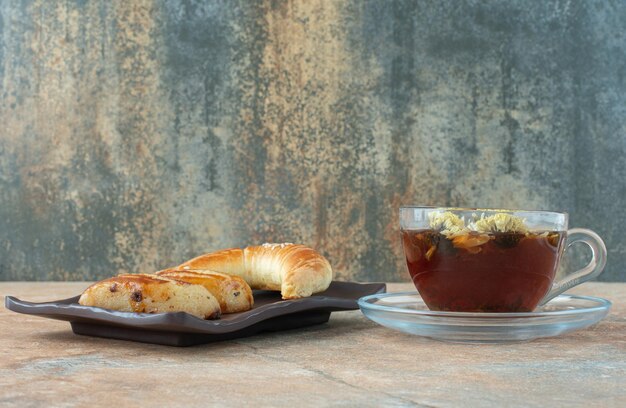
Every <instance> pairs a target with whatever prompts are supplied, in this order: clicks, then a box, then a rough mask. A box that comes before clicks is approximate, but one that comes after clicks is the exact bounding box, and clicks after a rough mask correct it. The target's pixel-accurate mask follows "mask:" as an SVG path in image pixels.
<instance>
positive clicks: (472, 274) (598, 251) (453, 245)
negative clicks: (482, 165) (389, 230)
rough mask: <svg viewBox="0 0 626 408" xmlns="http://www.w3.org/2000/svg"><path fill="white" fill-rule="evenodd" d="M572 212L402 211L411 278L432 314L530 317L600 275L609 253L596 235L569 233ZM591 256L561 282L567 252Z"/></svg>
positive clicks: (412, 209) (578, 229)
mask: <svg viewBox="0 0 626 408" xmlns="http://www.w3.org/2000/svg"><path fill="white" fill-rule="evenodd" d="M567 228H568V215H567V214H566V213H559V212H548V211H524V210H495V209H469V208H445V207H441V208H440V207H402V208H400V229H401V232H402V244H403V247H404V254H405V256H406V262H407V267H408V270H409V274H410V275H411V278H412V280H413V283H414V284H415V287H416V288H417V290H418V292H419V293H420V295H421V297H422V299H423V300H424V302H425V303H426V305H427V306H428V307H429V308H430V309H431V310H436V311H454V312H491V313H503V312H509V313H512V312H530V311H533V310H534V309H535V308H536V307H537V306H538V305H539V304H543V303H546V302H547V301H549V300H550V299H552V298H554V297H555V296H557V295H559V294H561V293H563V292H564V291H566V290H567V289H569V288H571V287H573V286H576V285H578V284H580V283H582V282H585V281H587V280H589V279H592V278H594V277H596V276H598V275H599V274H600V273H601V272H602V270H603V269H604V266H605V263H606V247H605V245H604V243H603V242H602V239H601V238H600V237H599V236H598V235H597V234H595V233H594V232H593V231H590V230H586V229H581V228H575V229H571V230H568V229H567ZM577 242H583V243H585V244H587V245H588V246H589V247H590V248H591V250H592V252H593V257H592V260H591V262H590V263H589V264H588V265H587V266H586V267H585V268H583V269H581V270H579V271H576V272H574V273H571V274H568V275H567V276H566V277H565V278H563V279H562V280H559V281H556V282H555V275H556V272H557V269H558V266H559V262H560V260H561V258H562V256H563V253H564V251H565V249H566V248H568V247H569V246H570V245H572V244H574V243H577Z"/></svg>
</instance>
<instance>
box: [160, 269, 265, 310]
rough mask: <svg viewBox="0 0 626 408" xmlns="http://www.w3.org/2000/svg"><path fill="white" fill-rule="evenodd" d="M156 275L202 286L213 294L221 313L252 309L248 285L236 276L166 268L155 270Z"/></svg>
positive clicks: (250, 291)
mask: <svg viewBox="0 0 626 408" xmlns="http://www.w3.org/2000/svg"><path fill="white" fill-rule="evenodd" d="M157 275H158V276H164V277H167V278H171V279H176V280H179V281H182V282H187V283H190V284H194V285H202V286H204V287H205V288H206V289H207V290H208V291H209V292H211V293H212V294H213V296H215V298H216V299H217V301H218V302H219V304H220V309H221V310H222V313H237V312H245V311H246V310H250V309H252V305H253V303H254V298H253V297H252V290H251V289H250V286H249V285H248V284H247V283H246V281H245V280H243V279H242V278H240V277H238V276H232V275H227V274H224V273H219V272H213V271H207V270H204V271H197V270H192V269H186V270H177V269H166V270H164V271H160V272H157Z"/></svg>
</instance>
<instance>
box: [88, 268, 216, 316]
mask: <svg viewBox="0 0 626 408" xmlns="http://www.w3.org/2000/svg"><path fill="white" fill-rule="evenodd" d="M78 303H79V304H81V305H84V306H96V307H102V308H105V309H111V310H118V311H122V312H137V313H165V312H187V313H189V314H192V315H194V316H197V317H200V318H202V319H216V318H219V316H220V314H221V312H220V306H219V303H218V301H217V299H216V298H215V297H214V296H213V295H212V294H211V293H210V292H209V291H208V290H207V289H206V288H204V287H203V286H200V285H192V284H190V283H187V282H181V281H177V280H174V279H170V278H167V277H161V276H156V275H144V274H136V275H131V274H129V275H120V276H115V277H113V278H109V279H105V280H103V281H100V282H96V283H94V284H93V285H91V286H90V287H88V288H87V289H86V290H85V292H83V294H82V295H81V297H80V299H79V301H78Z"/></svg>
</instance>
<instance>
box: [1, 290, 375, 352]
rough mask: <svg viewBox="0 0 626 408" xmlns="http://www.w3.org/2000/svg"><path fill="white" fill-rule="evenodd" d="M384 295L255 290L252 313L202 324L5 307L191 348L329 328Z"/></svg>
mask: <svg viewBox="0 0 626 408" xmlns="http://www.w3.org/2000/svg"><path fill="white" fill-rule="evenodd" d="M385 290H386V285H385V284H384V283H353V282H337V281H333V282H332V283H331V285H330V287H329V288H328V289H327V290H326V291H324V292H322V293H318V294H316V295H314V296H311V297H308V298H303V299H295V300H282V299H281V297H280V293H278V292H270V291H254V307H253V308H252V310H248V311H247V312H241V313H232V314H226V315H222V318H221V319H219V320H202V319H199V318H197V317H195V316H191V315H189V314H187V313H184V312H178V313H158V314H147V313H129V312H117V311H115V310H108V309H101V308H98V307H90V306H81V305H79V304H78V303H77V302H78V298H79V296H75V297H73V298H69V299H65V300H57V301H54V302H45V303H31V302H26V301H23V300H20V299H17V298H15V297H13V296H7V297H6V299H5V306H6V308H7V309H9V310H12V311H14V312H17V313H25V314H30V315H36V316H41V317H46V318H50V319H57V320H66V321H68V322H70V324H71V325H72V330H73V331H74V333H76V334H82V335H86V336H97V337H106V338H112V339H121V340H131V341H139V342H144V343H154V344H163V345H168V346H192V345H195V344H204V343H210V342H214V341H222V340H230V339H236V338H240V337H247V336H251V335H253V334H256V333H260V332H268V331H281V330H288V329H295V328H299V327H305V326H311V325H314V324H321V323H325V322H327V321H328V319H329V318H330V313H331V312H335V311H341V310H355V309H358V308H359V307H358V305H357V300H358V299H359V298H361V297H363V296H367V295H372V294H374V293H382V292H385Z"/></svg>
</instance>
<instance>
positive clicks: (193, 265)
mask: <svg viewBox="0 0 626 408" xmlns="http://www.w3.org/2000/svg"><path fill="white" fill-rule="evenodd" d="M176 269H182V270H195V271H198V272H203V273H204V272H205V271H216V272H222V273H225V274H228V275H233V276H239V277H241V278H243V279H244V280H245V281H246V282H247V283H248V284H249V285H250V287H251V288H252V289H262V290H279V291H280V293H281V295H282V297H283V299H297V298H302V297H308V296H311V295H312V294H313V293H318V292H322V291H324V290H326V289H327V288H328V286H329V285H330V282H331V281H332V279H333V271H332V268H331V266H330V263H329V262H328V260H327V259H326V258H324V257H323V256H322V255H321V254H320V253H319V252H317V251H315V250H314V249H312V248H309V247H306V246H304V245H297V244H289V243H286V244H263V245H259V246H249V247H247V248H245V249H239V248H233V249H225V250H222V251H218V252H213V253H210V254H204V255H201V256H199V257H197V258H194V259H192V260H190V261H187V262H185V263H183V264H181V265H179V266H178V267H177V268H176Z"/></svg>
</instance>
